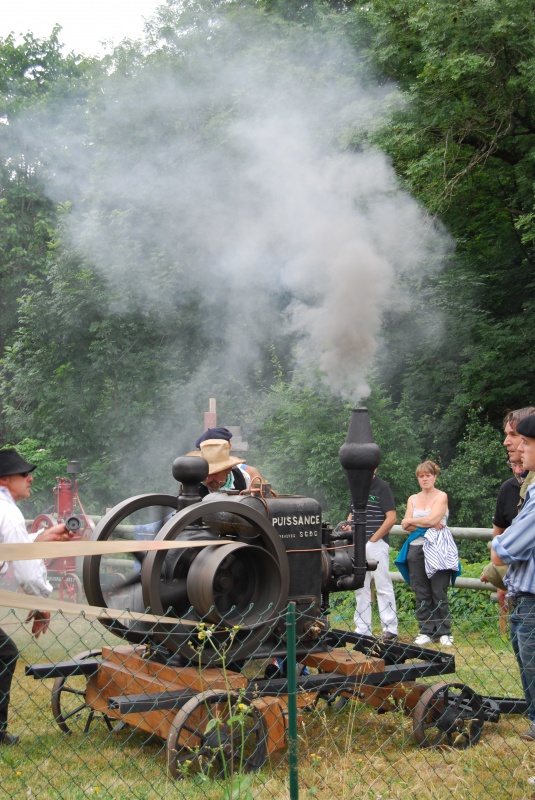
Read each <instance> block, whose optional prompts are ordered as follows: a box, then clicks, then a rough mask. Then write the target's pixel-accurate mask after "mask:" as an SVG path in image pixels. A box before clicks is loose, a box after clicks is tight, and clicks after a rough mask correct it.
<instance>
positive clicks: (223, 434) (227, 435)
mask: <svg viewBox="0 0 535 800" xmlns="http://www.w3.org/2000/svg"><path fill="white" fill-rule="evenodd" d="M206 439H224V440H225V441H227V442H230V440H231V439H232V434H231V432H230V431H229V429H228V428H208V430H207V431H205V432H204V433H203V435H202V436H199V438H198V439H197V441H196V442H195V447H200V446H201V442H205V441H206Z"/></svg>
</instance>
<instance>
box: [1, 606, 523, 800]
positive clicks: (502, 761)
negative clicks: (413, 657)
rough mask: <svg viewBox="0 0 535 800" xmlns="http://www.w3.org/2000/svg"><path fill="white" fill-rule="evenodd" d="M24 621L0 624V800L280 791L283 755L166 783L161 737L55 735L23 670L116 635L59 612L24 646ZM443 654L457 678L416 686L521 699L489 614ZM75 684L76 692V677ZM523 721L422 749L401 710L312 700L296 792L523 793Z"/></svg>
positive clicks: (465, 626)
mask: <svg viewBox="0 0 535 800" xmlns="http://www.w3.org/2000/svg"><path fill="white" fill-rule="evenodd" d="M23 620H24V615H23V613H22V612H20V613H18V612H9V613H8V614H7V615H5V616H4V617H3V618H2V619H0V626H1V627H3V628H4V630H6V631H7V632H8V633H9V634H10V635H12V636H13V637H14V639H15V640H16V642H17V644H18V646H19V649H20V650H21V658H20V661H19V665H18V667H17V674H16V683H15V687H14V690H13V693H12V706H11V709H12V711H11V724H10V729H11V730H12V731H13V732H16V733H20V734H21V736H22V738H21V742H20V744H19V745H17V746H15V747H10V748H2V749H0V772H1V777H2V780H1V784H0V798H1V799H2V800H3V799H4V798H37V797H38V798H56V797H58V798H64V799H65V800H79V798H87V797H99V798H124V797H125V796H127V797H129V798H155V797H174V798H176V797H178V798H181V797H183V798H190V799H191V800H201V798H202V799H203V800H212V798H213V800H220V798H223V797H229V800H230V798H231V797H232V798H233V800H238V798H244V800H246V799H247V798H261V799H262V800H264V798H265V800H271V799H272V798H276V799H278V798H287V797H289V780H288V764H287V750H284V751H278V752H276V753H275V755H274V756H271V757H270V758H269V759H268V760H267V761H266V763H265V765H264V766H263V767H262V769H261V770H260V772H259V773H257V774H254V775H253V776H251V778H250V780H249V776H246V778H245V779H244V780H242V781H239V780H237V781H236V782H235V784H234V786H233V789H232V791H230V792H229V787H228V786H227V785H226V784H225V783H222V782H218V781H212V780H210V779H206V777H205V776H203V775H197V776H191V777H187V778H185V779H184V780H181V781H174V780H173V779H172V778H171V777H170V776H169V775H168V774H167V769H166V744H165V742H163V741H162V740H160V739H158V738H157V737H150V736H149V735H148V734H147V733H144V732H142V731H136V730H135V729H132V728H130V727H126V728H124V729H123V730H121V731H118V732H110V731H109V730H108V729H107V727H106V725H105V724H104V722H103V721H102V720H97V721H96V722H95V724H94V725H93V726H92V727H91V729H90V731H89V733H84V732H83V731H79V732H75V733H73V734H71V735H67V734H65V733H63V732H62V731H61V730H60V729H59V728H58V726H57V724H56V723H55V721H54V719H53V715H52V712H51V707H50V695H51V688H52V683H53V681H52V680H46V681H34V680H33V679H31V678H27V677H25V676H24V665H25V664H26V663H40V662H46V661H60V660H65V659H67V658H71V657H72V656H73V655H75V654H77V653H79V652H81V651H83V650H87V649H99V648H100V647H101V646H102V645H103V644H105V643H108V644H111V645H117V644H120V643H121V642H120V640H119V639H117V638H116V637H114V636H112V635H111V634H109V633H107V632H106V631H105V630H104V628H102V627H101V626H100V625H99V624H98V623H92V622H90V621H87V620H85V619H79V618H76V619H68V618H67V617H56V618H55V619H54V620H53V623H52V630H51V632H50V633H49V634H47V635H46V636H45V637H42V638H40V639H39V640H38V641H35V640H34V639H33V638H32V637H31V635H30V633H29V631H28V630H27V628H25V626H24V624H23ZM337 624H338V623H337ZM414 633H415V628H414V622H413V619H412V618H411V617H407V619H406V621H405V624H404V625H402V630H401V633H400V638H401V639H402V641H407V642H409V641H410V640H411V638H412V636H413V635H414ZM451 652H454V653H455V656H456V673H455V674H454V675H451V676H439V677H430V678H428V679H425V681H424V682H425V683H429V684H433V683H436V682H437V681H448V682H460V683H463V684H467V685H468V686H470V687H471V689H473V690H474V691H476V692H479V693H481V694H485V695H495V696H509V697H522V691H521V687H520V682H519V679H518V670H517V667H516V662H515V659H514V656H513V654H512V651H511V647H510V644H509V642H508V640H507V638H506V637H502V636H500V635H499V633H498V631H497V623H496V621H495V620H489V619H488V618H485V619H480V620H477V619H470V620H465V621H463V622H460V623H459V622H458V623H457V625H456V627H455V648H454V650H453V651H451ZM251 669H254V664H253V665H252V666H250V667H248V671H249V670H251ZM262 669H263V665H262ZM73 680H74V679H73ZM77 680H79V681H80V682H81V684H80V685H81V689H82V690H83V687H84V681H85V679H83V678H79V679H77ZM525 727H526V721H525V719H523V718H522V717H518V716H510V717H507V716H503V715H502V718H501V720H500V722H499V723H498V724H492V723H485V725H484V728H483V732H482V736H481V739H480V741H479V743H478V744H476V745H475V746H473V747H469V748H467V749H466V750H456V749H452V748H444V749H438V750H432V749H421V748H418V746H417V744H416V743H415V741H414V739H413V736H412V730H413V720H412V718H411V717H410V716H406V715H405V714H404V713H403V711H402V710H401V709H396V710H394V711H391V712H388V713H384V714H380V713H377V712H376V711H374V710H373V709H372V708H370V707H369V706H368V705H366V704H365V703H363V702H361V701H359V700H352V701H350V702H348V703H347V704H346V705H345V706H343V707H342V708H339V709H335V708H333V707H331V706H328V705H327V704H326V703H324V702H323V701H320V702H319V703H318V704H317V706H316V708H315V709H313V710H309V711H303V712H302V713H301V715H300V720H299V742H298V758H299V787H300V797H301V798H304V797H314V798H321V799H322V800H323V798H325V800H331V798H334V800H338V799H340V800H346V799H347V798H374V800H393V798H407V799H408V798H411V799H412V798H416V797H417V798H419V800H426V799H427V798H429V800H431V798H433V800H441V799H442V798H448V799H449V798H454V797H455V798H456V800H457V798H463V799H464V798H466V800H468V799H470V800H472V798H485V800H488V798H489V797H490V798H494V797H499V798H511V800H527V798H532V797H534V796H535V794H534V793H535V787H531V785H530V784H529V783H528V779H529V778H530V777H531V776H535V743H533V744H529V743H526V742H523V741H522V740H521V739H520V738H519V736H518V734H519V732H522V730H524V729H525Z"/></svg>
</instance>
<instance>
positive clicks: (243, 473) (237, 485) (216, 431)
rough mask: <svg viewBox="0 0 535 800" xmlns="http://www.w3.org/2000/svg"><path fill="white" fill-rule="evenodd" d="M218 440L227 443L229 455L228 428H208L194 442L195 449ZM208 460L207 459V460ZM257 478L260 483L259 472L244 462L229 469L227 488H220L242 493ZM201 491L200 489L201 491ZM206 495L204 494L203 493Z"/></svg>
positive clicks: (230, 435) (229, 437)
mask: <svg viewBox="0 0 535 800" xmlns="http://www.w3.org/2000/svg"><path fill="white" fill-rule="evenodd" d="M216 439H217V440H218V441H221V440H223V441H225V442H227V443H228V451H229V453H230V450H231V447H232V446H231V444H230V440H231V439H232V433H231V431H229V429H228V428H222V427H219V428H208V430H206V431H205V432H204V433H203V434H202V435H201V436H199V438H198V439H197V441H196V442H195V447H201V445H202V443H203V442H205V441H207V440H216ZM195 455H201V453H195ZM205 458H206V456H205ZM207 460H208V459H207ZM254 478H257V479H258V480H259V481H262V476H261V475H260V473H259V471H258V470H257V468H256V467H252V466H251V465H250V464H245V463H244V461H242V462H241V464H237V465H235V466H234V467H232V469H231V473H230V475H229V476H227V483H228V484H229V485H228V486H227V485H225V486H224V487H220V488H223V489H233V490H235V491H240V492H241V491H243V490H244V489H248V488H249V486H250V485H251V481H252V480H253V479H254ZM201 491H202V489H201ZM210 491H218V489H210ZM204 493H205V494H206V492H204Z"/></svg>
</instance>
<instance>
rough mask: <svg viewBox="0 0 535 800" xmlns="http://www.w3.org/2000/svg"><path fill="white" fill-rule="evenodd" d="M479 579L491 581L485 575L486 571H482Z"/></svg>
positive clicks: (485, 581) (484, 581)
mask: <svg viewBox="0 0 535 800" xmlns="http://www.w3.org/2000/svg"><path fill="white" fill-rule="evenodd" d="M479 580H480V581H483V583H488V582H489V581H488V578H487V576H486V575H485V573H484V572H482V573H481V575H480V576H479Z"/></svg>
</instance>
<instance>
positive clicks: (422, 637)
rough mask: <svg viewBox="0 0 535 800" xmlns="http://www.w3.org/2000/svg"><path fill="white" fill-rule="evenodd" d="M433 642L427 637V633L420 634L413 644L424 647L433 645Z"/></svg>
mask: <svg viewBox="0 0 535 800" xmlns="http://www.w3.org/2000/svg"><path fill="white" fill-rule="evenodd" d="M432 641H433V640H432V639H431V637H430V636H428V635H427V633H420V634H418V636H417V637H416V639H414V640H413V644H417V645H420V646H421V645H424V644H431V642H432Z"/></svg>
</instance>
